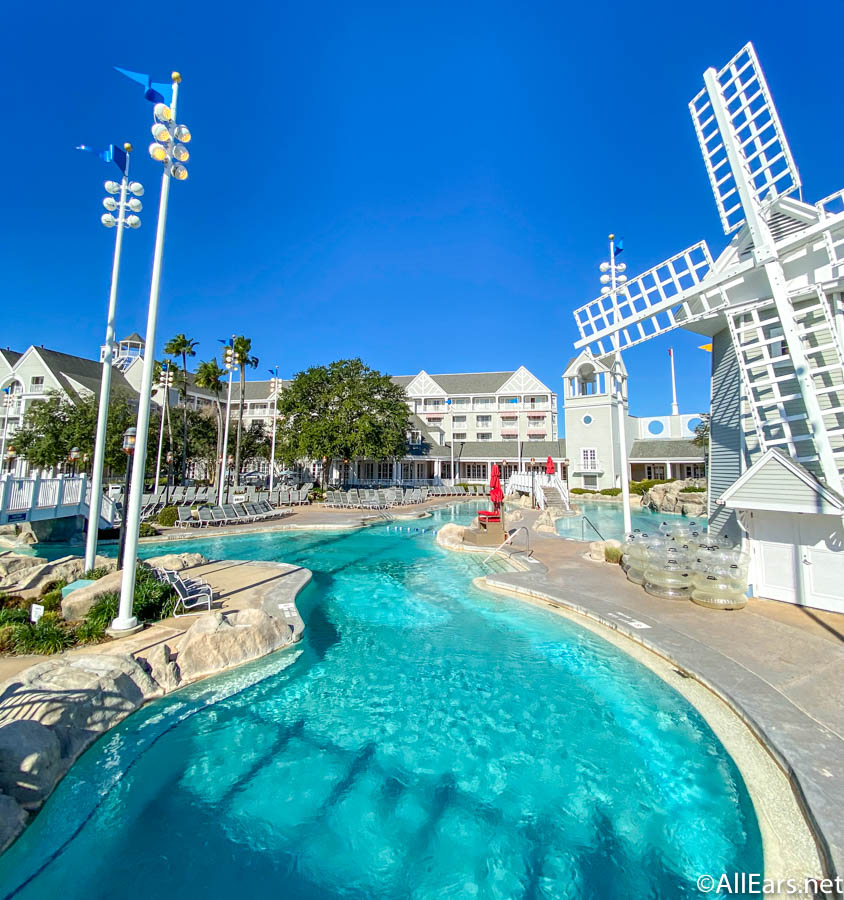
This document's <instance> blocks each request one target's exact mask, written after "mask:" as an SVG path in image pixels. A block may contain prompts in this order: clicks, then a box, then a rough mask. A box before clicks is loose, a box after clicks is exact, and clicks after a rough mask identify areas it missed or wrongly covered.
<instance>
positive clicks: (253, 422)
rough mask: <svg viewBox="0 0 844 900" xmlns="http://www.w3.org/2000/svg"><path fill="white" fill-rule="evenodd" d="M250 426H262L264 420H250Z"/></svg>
mask: <svg viewBox="0 0 844 900" xmlns="http://www.w3.org/2000/svg"><path fill="white" fill-rule="evenodd" d="M252 424H253V425H263V424H264V420H263V419H253V420H252Z"/></svg>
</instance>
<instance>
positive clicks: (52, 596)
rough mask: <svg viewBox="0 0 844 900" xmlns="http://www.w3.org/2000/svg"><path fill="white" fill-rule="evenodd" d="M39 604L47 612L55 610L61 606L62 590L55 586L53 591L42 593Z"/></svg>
mask: <svg viewBox="0 0 844 900" xmlns="http://www.w3.org/2000/svg"><path fill="white" fill-rule="evenodd" d="M41 605H42V606H43V607H44V609H45V610H46V611H47V612H56V611H57V610H59V609H61V608H62V592H61V588H57V589H56V590H54V591H50V593H49V594H44V596H43V597H42V598H41Z"/></svg>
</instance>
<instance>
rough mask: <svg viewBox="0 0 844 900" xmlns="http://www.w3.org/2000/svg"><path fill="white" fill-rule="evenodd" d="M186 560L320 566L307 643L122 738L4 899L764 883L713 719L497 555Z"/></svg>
mask: <svg viewBox="0 0 844 900" xmlns="http://www.w3.org/2000/svg"><path fill="white" fill-rule="evenodd" d="M449 515H450V514H449V513H440V514H438V515H437V517H436V520H435V522H434V524H438V523H440V522H441V521H443V519H447V518H448V517H449ZM420 524H422V523H420ZM425 524H427V525H428V526H430V524H431V520H427V523H425ZM167 547H168V549H174V550H175V549H179V547H178V545H173V544H168V545H167ZM184 548H185V549H187V548H190V549H191V550H200V551H201V552H203V553H206V554H207V555H211V556H226V557H229V558H249V559H279V560H285V561H288V562H294V563H301V564H302V565H305V566H307V567H309V568H310V569H312V570H313V572H314V580H313V582H312V583H311V585H310V586H309V587H308V588H306V590H305V591H304V592H303V593H302V594H301V595H300V597H299V606H300V608H301V611H302V614H303V617H304V619H305V621H306V623H307V629H306V631H305V637H304V639H303V641H302V642H301V643H300V644H299V645H298V646H297V649H295V650H293V651H285V652H282V653H279V654H275V655H274V656H272V657H270V658H268V659H265V660H261V661H258V662H256V663H255V664H253V665H251V666H247V667H243V668H241V669H238V670H236V671H234V672H231V673H227V674H224V675H221V676H218V677H216V678H214V679H209V680H208V681H205V682H203V683H201V684H198V685H194V686H192V687H190V688H188V689H185V690H183V691H179V692H176V693H175V694H173V695H171V696H170V697H167V698H164V699H162V700H160V701H157V702H155V703H152V704H149V705H148V706H147V707H145V708H144V709H143V710H141V711H139V712H138V713H136V714H134V715H133V716H131V717H130V718H129V719H128V720H126V721H125V722H124V723H123V724H122V725H121V726H120V727H118V728H117V729H115V730H114V731H112V732H110V733H109V734H108V735H106V736H105V737H103V738H102V739H101V740H100V741H99V742H98V743H97V744H95V745H94V746H93V747H92V748H91V749H90V750H89V751H88V752H87V753H86V754H85V755H84V756H83V757H82V758H81V759H80V760H79V761H78V762H77V763H76V765H75V766H74V767H73V768H72V769H71V771H70V773H69V774H68V775H67V776H66V778H65V779H64V780H63V781H62V783H61V784H60V785H59V787H58V788H57V790H56V791H55V793H54V794H53V796H52V797H51V798H50V800H49V801H48V802H47V804H46V805H45V807H44V809H43V810H42V812H41V813H40V814H39V815H38V817H37V818H36V819H35V821H34V823H33V824H32V825H31V826H30V828H29V829H28V830H27V831H26V832H25V833H24V835H23V836H22V837H21V839H20V840H19V841H18V842H17V843H16V844H15V845H14V846H13V847H12V848H11V849H10V850H9V851H8V852H7V853H6V854H5V855H4V856H3V857H0V896H3V897H19V898H22V900H33V898H38V900H43V898H48V897H61V898H63V900H76V898H86V900H99V898H103V900H105V898H108V900H114V898H127V897H141V896H143V897H149V898H159V897H164V896H167V897H178V898H179V900H217V898H220V900H222V898H225V900H231V898H232V897H243V898H252V897H284V898H307V900H316V898H332V897H343V898H361V900H363V898H419V900H422V898H425V900H428V898H444V897H455V898H464V897H472V898H475V897H478V898H568V897H571V898H604V897H606V898H619V897H624V898H672V900H673V898H683V897H690V898H691V897H695V898H697V897H699V893H698V891H697V888H696V886H695V879H696V877H697V875H699V874H702V873H716V872H717V873H720V872H731V871H734V870H741V871H757V872H758V871H762V869H761V866H762V851H761V840H760V835H759V830H758V826H757V823H756V819H755V816H754V813H753V809H752V805H751V802H750V799H749V797H748V794H747V791H746V789H745V786H744V784H743V782H742V780H741V777H740V775H739V773H738V771H737V769H736V767H735V765H734V763H733V762H732V760H731V758H730V757H729V756H728V755H727V753H726V752H725V750H724V748H723V747H722V746H721V744H720V743H719V742H718V740H717V739H716V738H715V736H714V735H713V733H712V732H711V730H710V729H709V727H708V726H707V724H706V723H705V722H704V720H703V719H702V718H701V717H700V716H699V715H698V713H697V712H696V711H695V710H694V709H693V708H692V707H691V706H690V705H689V704H688V703H686V702H685V701H684V700H683V699H682V698H681V697H680V696H679V695H677V694H675V693H674V692H673V691H672V690H670V689H669V688H668V687H667V686H666V685H665V684H664V683H663V682H662V681H660V680H659V679H658V678H657V677H656V676H655V675H653V674H652V673H651V672H650V671H648V670H646V669H644V668H642V667H641V666H639V665H638V664H636V663H635V662H633V661H632V660H631V659H630V658H629V657H627V656H626V655H625V654H624V653H622V652H620V651H619V650H617V649H616V648H614V647H613V646H611V645H609V644H607V643H605V642H604V641H602V640H600V639H599V638H598V637H596V636H595V635H593V634H592V633H591V632H588V631H585V630H582V629H579V628H578V627H577V626H576V625H574V624H572V623H571V622H569V621H568V620H566V619H563V618H561V617H559V616H555V615H554V614H552V613H551V612H548V611H545V610H541V609H538V608H534V607H532V606H529V605H526V604H523V603H520V602H519V601H516V600H510V599H504V598H501V597H497V596H491V595H487V594H485V593H483V592H481V591H478V590H476V589H475V588H474V587H473V586H472V584H471V578H472V577H474V576H476V575H478V574H480V573H481V571H482V565H481V563H480V561H479V559H478V558H477V557H472V556H469V555H458V554H448V553H446V552H445V551H442V550H440V549H439V548H438V547H437V546H436V544H435V543H434V541H433V535H432V533H431V532H427V533H422V532H419V533H416V532H396V531H390V530H388V529H387V528H386V527H378V528H373V529H369V530H365V531H356V532H342V533H340V532H335V533H313V532H311V533H305V532H300V533H296V532H290V533H286V534H267V535H257V536H255V535H243V536H237V537H231V538H217V539H213V538H212V539H209V540H207V541H205V540H203V541H200V542H196V541H191V542H185V544H184ZM143 552H144V553H145V554H151V553H154V552H160V548H155V547H150V546H149V545H145V546H144V547H143Z"/></svg>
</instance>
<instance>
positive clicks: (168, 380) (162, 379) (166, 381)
mask: <svg viewBox="0 0 844 900" xmlns="http://www.w3.org/2000/svg"><path fill="white" fill-rule="evenodd" d="M158 387H159V388H160V389H161V421H160V422H159V423H158V456H157V457H156V460H155V488H154V492H155V493H157V492H158V479H159V476H160V474H161V450H162V447H163V446H164V411H165V409H166V407H167V404H168V403H169V402H170V388H172V387H173V370H172V369H171V368H170V364H169V363H166V362H164V363H162V364H161V371H160V372H159V373H158Z"/></svg>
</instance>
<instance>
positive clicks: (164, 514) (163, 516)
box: [155, 506, 179, 528]
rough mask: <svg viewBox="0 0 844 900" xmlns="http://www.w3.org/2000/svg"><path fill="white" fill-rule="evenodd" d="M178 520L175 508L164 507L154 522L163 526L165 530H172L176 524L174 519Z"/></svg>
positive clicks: (177, 511) (177, 512)
mask: <svg viewBox="0 0 844 900" xmlns="http://www.w3.org/2000/svg"><path fill="white" fill-rule="evenodd" d="M178 518H179V510H178V509H176V507H175V506H165V507H164V509H162V510H161V512H160V513H159V514H158V517H157V518H156V520H155V521H156V522H158V524H159V525H163V526H164V527H165V528H172V527H173V526H174V525H175V524H176V519H178Z"/></svg>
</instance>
